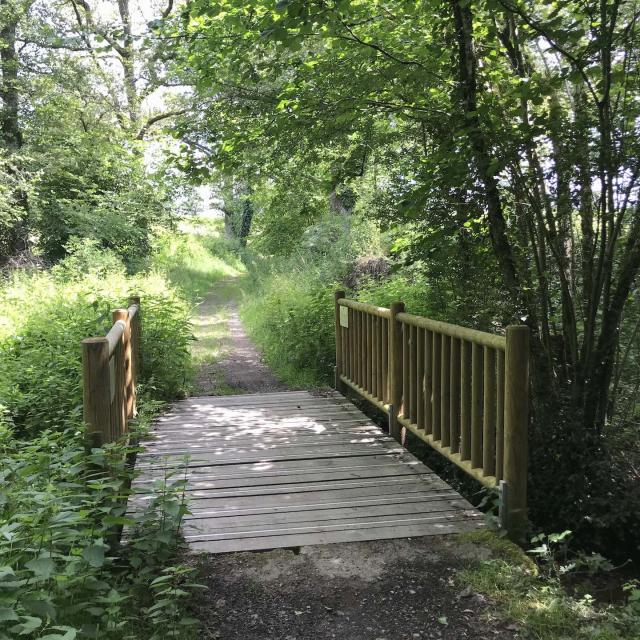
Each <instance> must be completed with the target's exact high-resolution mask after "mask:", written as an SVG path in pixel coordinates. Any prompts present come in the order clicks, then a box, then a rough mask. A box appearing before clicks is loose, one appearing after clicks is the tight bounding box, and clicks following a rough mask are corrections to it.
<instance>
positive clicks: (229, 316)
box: [193, 278, 287, 396]
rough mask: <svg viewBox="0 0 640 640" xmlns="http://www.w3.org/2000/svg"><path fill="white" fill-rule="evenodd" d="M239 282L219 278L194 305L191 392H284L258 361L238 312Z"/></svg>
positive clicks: (226, 393) (202, 393) (211, 393)
mask: <svg viewBox="0 0 640 640" xmlns="http://www.w3.org/2000/svg"><path fill="white" fill-rule="evenodd" d="M238 292H239V283H238V280H237V279H233V278H230V279H228V280H222V281H221V282H219V283H218V284H217V286H216V287H215V288H214V289H213V290H212V291H211V292H210V293H209V294H208V295H207V296H206V297H205V298H204V300H203V301H202V302H201V303H200V305H199V306H198V315H197V316H196V318H194V335H195V337H196V343H195V345H194V350H193V352H194V356H195V360H196V363H197V364H198V371H197V374H196V386H195V395H199V396H209V395H228V394H238V393H261V392H269V391H284V390H286V388H287V387H286V386H284V385H283V384H282V383H281V382H280V381H279V380H278V379H277V378H276V377H275V376H274V375H273V373H272V372H271V370H270V369H269V367H267V366H266V365H265V364H264V363H263V362H262V360H261V358H260V354H259V352H258V350H257V349H256V348H255V346H254V344H253V343H252V342H251V340H249V338H248V337H247V334H246V333H245V330H244V327H243V326H242V322H241V320H240V316H239V314H238V301H237V297H238Z"/></svg>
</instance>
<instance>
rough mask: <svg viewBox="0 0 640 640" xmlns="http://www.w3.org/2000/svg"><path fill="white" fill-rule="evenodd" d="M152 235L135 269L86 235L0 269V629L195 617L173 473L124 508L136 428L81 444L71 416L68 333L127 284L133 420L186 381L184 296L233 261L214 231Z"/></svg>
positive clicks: (76, 628) (179, 632) (76, 342)
mask: <svg viewBox="0 0 640 640" xmlns="http://www.w3.org/2000/svg"><path fill="white" fill-rule="evenodd" d="M197 228H199V229H205V230H206V229H207V228H208V227H207V226H206V225H204V226H201V225H199V226H198V227H197ZM209 231H212V230H211V229H209ZM155 243H156V247H157V249H156V253H155V254H154V256H153V257H152V259H150V261H149V264H148V265H147V270H145V271H143V272H140V273H138V274H136V275H132V276H127V275H126V269H125V265H124V263H123V262H122V260H121V259H120V257H119V256H118V255H117V254H116V253H115V252H114V251H109V250H105V249H102V248H100V247H99V245H98V243H97V242H96V241H95V240H94V239H91V238H88V239H85V240H84V241H76V242H74V243H73V245H72V246H69V247H68V255H67V257H66V258H64V259H63V260H62V261H60V262H58V263H57V264H56V266H55V267H53V268H52V269H50V270H49V271H40V270H35V271H27V272H13V273H7V274H6V276H5V278H4V280H3V281H2V283H1V285H0V316H1V317H2V324H1V325H0V372H1V375H0V380H1V382H0V411H1V413H0V468H1V469H2V473H1V474H0V539H1V541H0V556H1V557H2V562H1V563H0V564H1V565H2V566H1V568H0V573H1V574H2V575H1V580H2V584H3V589H2V594H0V623H1V624H0V637H2V638H14V637H33V638H49V639H50V640H54V639H55V640H60V639H63V638H64V639H65V640H73V639H74V638H76V637H77V638H114V639H115V638H136V639H141V638H168V637H190V636H189V634H190V633H191V630H192V628H193V627H194V624H195V621H194V620H193V619H191V618H189V616H187V615H186V614H185V608H184V606H183V604H181V603H182V602H183V601H184V600H185V599H187V598H188V597H189V594H190V593H191V592H192V591H193V589H194V588H196V586H195V585H193V584H192V583H191V582H190V574H191V573H192V570H191V569H189V568H187V567H184V566H182V565H180V564H177V561H176V557H177V552H178V551H179V549H180V536H179V531H178V528H179V524H180V521H181V519H182V516H183V515H184V514H185V513H186V509H187V505H186V503H185V501H184V496H183V489H184V482H183V479H182V478H180V477H173V476H172V474H171V473H170V472H169V470H168V471H167V474H166V478H165V480H164V481H163V482H158V483H157V484H156V486H154V487H153V491H154V494H155V498H154V499H153V500H151V501H150V503H149V505H148V506H147V507H146V508H145V509H144V511H142V512H140V513H137V514H136V515H135V516H134V515H132V514H131V513H130V512H125V509H126V499H127V497H128V496H129V494H130V489H129V487H130V486H131V482H132V480H133V478H134V477H135V475H136V474H135V473H134V472H133V470H132V469H131V468H130V467H129V465H128V464H127V462H126V461H127V459H130V458H131V456H132V455H133V454H134V453H135V452H136V447H135V445H134V444H133V442H134V440H132V444H127V443H117V444H112V445H108V446H106V447H104V448H102V449H93V450H91V451H90V452H87V449H86V440H85V435H84V426H83V424H82V413H81V412H82V386H81V358H80V354H81V352H80V348H79V347H80V341H81V340H82V338H84V337H87V336H90V335H104V333H105V332H106V331H107V330H108V328H109V327H110V325H111V322H112V321H111V310H112V309H114V308H116V307H119V306H123V305H126V304H127V301H128V299H129V296H130V295H133V294H135V295H139V296H140V297H141V300H142V323H143V331H142V336H143V341H142V363H143V369H142V372H141V376H142V377H141V380H140V384H139V388H138V392H139V395H138V410H139V412H138V416H137V418H136V420H135V421H134V423H133V428H134V432H144V429H145V427H146V425H147V424H148V422H149V419H150V418H151V417H152V416H153V415H154V413H155V412H157V410H158V408H159V407H160V406H161V405H162V403H163V402H164V401H165V400H168V399H171V398H175V397H176V396H178V397H179V396H182V395H184V394H185V393H186V392H187V391H188V388H189V386H190V381H191V376H192V371H191V369H192V367H191V356H190V353H189V349H188V346H189V343H190V341H191V339H192V336H191V327H190V319H189V316H190V311H191V308H192V304H193V302H194V300H195V296H196V295H197V291H198V289H199V288H201V287H203V286H205V283H208V284H209V285H211V283H212V282H214V281H215V280H216V279H218V278H220V277H223V276H224V275H228V274H233V273H234V267H233V266H232V265H231V264H227V262H225V258H228V259H231V258H232V257H233V254H232V252H231V250H230V249H229V248H227V247H226V246H225V245H223V244H221V243H220V241H219V240H218V239H217V238H216V236H215V235H212V236H211V237H209V236H208V235H197V234H194V235H192V236H188V235H185V234H183V233H174V234H173V235H172V236H171V237H167V236H164V235H160V236H158V237H157V239H156V240H155ZM207 247H208V248H209V249H207ZM215 247H217V248H219V250H220V252H219V255H214V254H213V253H211V251H210V250H211V249H212V248H215ZM196 274H197V276H198V277H196ZM170 281H172V282H173V283H174V284H171V283H170ZM174 473H175V472H174ZM132 499H133V500H134V501H135V496H134V497H133V498H132ZM123 528H124V533H125V537H124V539H123V540H122V541H121V542H119V535H118V533H119V531H120V530H121V529H123Z"/></svg>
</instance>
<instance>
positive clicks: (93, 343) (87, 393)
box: [82, 297, 142, 447]
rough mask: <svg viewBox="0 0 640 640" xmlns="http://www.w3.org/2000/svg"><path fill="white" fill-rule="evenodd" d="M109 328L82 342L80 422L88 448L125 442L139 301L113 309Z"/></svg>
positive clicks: (136, 359)
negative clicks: (102, 334) (101, 333)
mask: <svg viewBox="0 0 640 640" xmlns="http://www.w3.org/2000/svg"><path fill="white" fill-rule="evenodd" d="M112 318H113V326H112V327H111V329H110V330H109V332H108V333H107V335H106V336H104V337H102V338H86V339H85V340H83V341H82V383H83V418H84V422H85V424H86V425H87V436H88V441H89V443H90V445H91V446H97V447H99V446H102V445H104V444H107V443H109V442H115V441H116V440H120V439H122V438H126V437H127V436H128V433H129V428H128V427H129V420H130V419H131V418H132V417H133V416H134V415H135V413H136V383H137V379H138V372H139V371H140V364H141V355H140V353H141V352H140V346H141V344H140V341H141V337H142V320H141V314H140V298H138V297H133V298H131V301H130V306H129V308H128V309H116V310H115V311H114V312H113V314H112Z"/></svg>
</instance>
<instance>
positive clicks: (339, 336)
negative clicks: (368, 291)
mask: <svg viewBox="0 0 640 640" xmlns="http://www.w3.org/2000/svg"><path fill="white" fill-rule="evenodd" d="M344 297H345V292H344V291H336V292H335V294H334V317H335V326H336V367H335V370H334V378H335V380H334V388H335V390H336V391H339V392H340V393H344V385H343V384H342V380H340V376H341V375H342V369H343V362H342V328H341V325H340V305H339V304H338V300H340V299H341V298H344Z"/></svg>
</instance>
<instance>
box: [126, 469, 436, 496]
mask: <svg viewBox="0 0 640 640" xmlns="http://www.w3.org/2000/svg"><path fill="white" fill-rule="evenodd" d="M436 477H437V476H436ZM424 480H427V478H421V477H420V476H415V475H413V474H411V475H402V476H387V477H378V478H364V479H363V478H354V479H352V478H347V479H346V480H326V481H324V482H317V483H314V484H310V483H308V482H303V483H299V484H270V485H259V486H252V487H229V488H214V489H208V488H207V489H192V490H191V492H190V493H189V499H190V500H200V499H207V500H208V499H216V498H229V497H231V498H234V499H235V498H238V497H243V496H254V497H255V496H276V495H281V494H286V495H290V494H295V493H308V494H310V493H320V492H331V491H333V492H335V491H343V490H349V491H351V490H357V489H368V488H370V487H379V488H381V487H391V486H393V487H397V488H398V490H404V489H406V488H409V489H414V490H420V491H422V490H424V489H425V487H424V484H425V483H424V482H422V481H424ZM140 497H141V498H142V499H146V498H147V497H148V496H147V491H146V487H144V488H143V493H142V494H140ZM133 501H134V502H135V501H136V498H133Z"/></svg>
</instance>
